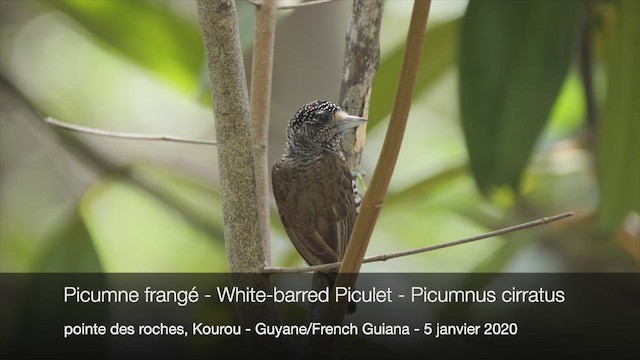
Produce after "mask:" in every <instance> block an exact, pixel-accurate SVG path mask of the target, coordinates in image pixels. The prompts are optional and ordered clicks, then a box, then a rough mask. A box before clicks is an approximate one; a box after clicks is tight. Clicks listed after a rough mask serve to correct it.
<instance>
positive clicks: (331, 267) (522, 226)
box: [264, 211, 575, 274]
mask: <svg viewBox="0 0 640 360" xmlns="http://www.w3.org/2000/svg"><path fill="white" fill-rule="evenodd" d="M574 214H575V213H574V212H573V211H571V212H566V213H562V214H559V215H554V216H550V217H544V218H541V219H538V220H534V221H530V222H526V223H523V224H518V225H514V226H510V227H506V228H503V229H499V230H496V231H491V232H488V233H484V234H481V235H476V236H472V237H468V238H464V239H460V240H455V241H450V242H446V243H443V244H438V245H432V246H426V247H422V248H418V249H412V250H405V251H399V252H395V253H390V254H381V255H375V256H371V257H368V258H365V259H364V260H363V261H362V262H363V263H370V262H376V261H387V260H389V259H394V258H399V257H403V256H409V255H415V254H421V253H425V252H429V251H434V250H440V249H444V248H448V247H452V246H457V245H462V244H466V243H470V242H473V241H478V240H482V239H487V238H491V237H495V236H500V235H504V234H508V233H512V232H516V231H520V230H524V229H529V228H532V227H536V226H540V225H546V224H549V223H552V222H554V221H558V220H562V219H566V218H568V217H570V216H573V215H574ZM340 265H341V263H340V262H335V263H331V264H323V265H316V266H302V267H294V268H284V267H268V268H265V269H264V271H265V272H266V273H271V274H288V273H303V272H312V271H329V270H335V269H337V268H339V267H340Z"/></svg>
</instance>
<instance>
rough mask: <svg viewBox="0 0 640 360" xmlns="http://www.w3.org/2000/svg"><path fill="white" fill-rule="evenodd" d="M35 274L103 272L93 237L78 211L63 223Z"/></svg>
mask: <svg viewBox="0 0 640 360" xmlns="http://www.w3.org/2000/svg"><path fill="white" fill-rule="evenodd" d="M34 271H35V272H72V273H75V272H102V266H101V265H100V261H99V260H98V255H97V254H96V249H95V247H94V245H93V241H92V239H91V235H90V234H89V231H88V230H87V227H86V226H85V224H84V222H83V221H82V218H81V217H80V213H79V211H78V209H76V210H75V211H73V213H72V214H71V217H70V218H69V219H67V220H66V221H64V222H63V224H62V226H61V227H60V229H58V231H56V232H55V233H54V234H53V236H52V239H51V244H50V245H49V247H48V248H47V249H46V250H45V251H44V253H43V254H42V255H41V257H40V261H38V262H37V263H36V266H35V270H34Z"/></svg>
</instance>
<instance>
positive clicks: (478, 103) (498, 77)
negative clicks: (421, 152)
mask: <svg viewBox="0 0 640 360" xmlns="http://www.w3.org/2000/svg"><path fill="white" fill-rule="evenodd" d="M580 5H581V2H579V1H545V0H538V1H472V2H470V3H469V7H468V8H467V12H466V14H465V17H464V22H463V25H462V37H461V49H460V63H459V66H460V84H459V85H460V113H461V114H460V115H461V119H462V125H463V128H464V134H465V139H466V142H467V148H468V152H469V160H470V165H471V170H472V172H473V175H474V177H475V180H476V183H477V184H478V187H479V188H480V189H481V190H482V191H484V192H487V191H488V190H491V189H492V188H494V187H498V186H502V185H508V186H510V187H512V188H513V189H514V190H518V189H519V185H520V178H521V176H522V172H523V170H524V168H525V167H526V164H527V162H528V160H529V157H530V155H531V153H532V151H533V148H534V145H535V142H536V139H537V138H538V136H539V135H540V133H541V131H542V129H543V128H544V125H545V123H546V122H547V118H548V116H549V113H550V111H551V108H552V106H553V104H554V102H555V100H556V97H557V95H558V93H559V91H560V87H561V86H562V83H563V81H564V78H565V75H566V73H567V69H568V67H569V63H570V60H571V57H572V55H573V54H574V50H575V48H576V45H577V40H578V35H579V31H578V30H579V24H580V21H579V20H580V14H581V11H580V10H581V8H580Z"/></svg>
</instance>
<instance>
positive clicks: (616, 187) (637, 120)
mask: <svg viewBox="0 0 640 360" xmlns="http://www.w3.org/2000/svg"><path fill="white" fill-rule="evenodd" d="M614 4H616V5H619V7H618V8H617V12H616V18H615V24H614V25H613V27H614V28H613V29H611V30H613V31H612V32H610V33H609V34H607V35H608V36H606V37H605V41H606V50H607V59H606V60H607V72H608V89H607V99H606V105H605V110H604V116H603V119H602V125H601V127H600V134H599V148H598V151H599V153H598V155H599V163H598V165H599V167H600V173H599V176H600V191H601V193H600V205H599V214H598V215H599V225H600V227H601V228H603V229H606V230H612V229H614V228H616V227H618V226H619V225H620V223H621V222H622V220H623V219H624V217H625V216H626V215H627V213H629V212H630V211H636V212H640V156H639V154H640V145H639V144H640V141H639V140H638V136H640V111H639V110H638V100H639V99H640V71H639V69H638V67H639V66H640V46H639V44H640V28H639V26H638V19H640V2H638V1H636V0H628V1H622V2H621V3H614Z"/></svg>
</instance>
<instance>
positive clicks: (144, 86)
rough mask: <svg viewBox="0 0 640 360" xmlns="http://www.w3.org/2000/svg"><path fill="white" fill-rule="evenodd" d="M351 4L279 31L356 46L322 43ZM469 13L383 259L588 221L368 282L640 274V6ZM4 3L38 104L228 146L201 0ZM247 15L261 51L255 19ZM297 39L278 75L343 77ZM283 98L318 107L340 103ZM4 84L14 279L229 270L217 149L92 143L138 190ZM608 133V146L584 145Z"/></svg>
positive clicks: (400, 8) (280, 104) (13, 59)
mask: <svg viewBox="0 0 640 360" xmlns="http://www.w3.org/2000/svg"><path fill="white" fill-rule="evenodd" d="M345 3H346V2H335V3H331V4H325V5H322V7H318V9H317V10H318V11H315V9H300V10H296V11H283V12H282V13H281V14H279V29H283V28H285V26H291V24H295V23H296V22H289V20H290V19H295V18H296V17H302V18H303V21H299V22H297V23H298V24H302V25H304V27H300V26H299V28H296V29H295V30H296V32H298V33H299V34H305V35H304V36H308V37H309V40H308V41H310V42H313V43H314V44H316V46H317V47H319V48H322V47H323V46H327V45H331V46H327V49H333V48H335V47H336V46H335V44H336V43H340V42H341V41H344V34H343V33H342V34H339V32H337V33H338V35H335V34H333V33H330V32H323V31H312V29H313V28H314V26H315V27H318V26H319V22H331V21H333V22H335V23H331V24H330V25H331V27H332V28H334V29H335V28H340V29H342V28H344V27H345V26H346V21H345V22H343V23H342V22H338V21H339V19H346V18H348V17H347V16H345V11H346V10H348V9H349V6H348V5H349V4H348V3H347V4H345ZM461 4H464V3H463V2H450V1H434V3H433V9H432V12H431V15H430V17H431V18H430V26H429V30H428V31H427V37H426V41H425V44H424V54H423V58H422V59H421V61H422V65H421V73H420V77H419V78H418V79H417V85H416V86H417V88H416V93H415V98H414V103H413V107H412V111H411V115H410V119H409V124H408V128H407V133H406V136H405V141H404V143H403V150H402V152H401V154H400V158H399V161H398V165H397V168H396V173H395V174H394V178H393V180H392V185H391V192H390V193H389V196H388V201H387V203H386V206H385V208H384V209H383V211H382V213H381V216H380V220H379V222H378V225H377V227H376V231H375V232H374V235H373V239H372V241H371V249H370V251H369V253H370V254H372V255H373V254H378V253H388V252H393V251H399V250H405V249H408V248H414V247H423V246H428V245H433V244H437V243H442V242H446V241H452V240H456V239H459V238H462V237H468V236H473V235H477V234H478V233H482V232H487V231H491V230H495V229H497V228H500V227H506V226H510V225H514V224H516V223H521V222H525V221H530V220H534V219H537V218H540V217H543V216H550V215H553V214H556V213H560V212H565V211H575V212H576V216H574V217H573V218H570V219H568V220H565V221H562V222H560V223H556V224H552V225H548V226H543V227H540V228H536V229H530V230H526V231H522V232H519V233H514V234H509V235H505V236H501V237H498V238H493V239H489V240H483V241H481V242H477V243H472V244H467V245H464V246H460V247H455V248H449V249H445V250H440V251H438V252H434V253H430V254H424V255H418V256H411V257H407V258H403V259H397V260H393V261H390V262H385V263H374V264H368V265H366V266H365V267H364V268H363V269H364V270H365V271H417V272H422V271H434V272H438V271H461V272H465V271H530V272H534V271H637V269H638V264H639V263H640V240H639V238H640V235H639V233H640V230H638V229H639V228H640V216H639V215H638V213H639V210H640V209H639V206H638V201H640V194H639V193H638V192H639V189H640V185H639V178H640V174H639V173H638V171H639V170H638V169H639V168H640V164H639V161H640V158H639V157H638V156H637V154H638V153H640V151H638V150H639V149H638V141H637V138H638V135H640V133H639V131H638V124H639V123H640V121H639V119H638V108H637V104H638V86H639V85H638V84H639V83H640V82H639V81H637V79H638V64H639V63H640V59H639V56H638V49H639V45H638V44H639V43H640V41H638V40H639V39H638V35H639V34H638V24H637V19H638V18H639V15H640V14H638V11H639V10H638V2H636V1H634V0H619V1H597V0H592V1H560V2H551V1H527V2H509V1H473V2H471V3H470V4H469V6H468V8H467V9H466V11H464V10H465V9H464V8H462V7H461V6H460V5H461ZM0 6H1V7H2V9H1V10H2V11H0V14H2V15H0V16H1V18H0V19H1V20H2V25H1V28H0V41H1V42H0V46H1V50H2V51H0V61H1V62H0V72H1V74H2V77H3V78H4V79H7V80H8V81H11V82H12V83H14V84H15V85H16V87H17V88H19V89H20V91H21V92H22V93H23V94H24V95H25V96H26V97H27V98H28V99H29V100H30V101H31V102H32V103H33V104H35V105H34V107H35V109H33V110H37V111H39V112H40V113H42V114H45V115H49V114H53V115H54V116H59V117H61V118H60V119H59V120H63V121H68V122H79V123H85V124H87V125H91V126H95V127H101V128H105V129H121V130H123V131H128V132H134V131H138V132H149V133H165V132H166V133H168V134H171V135H178V136H190V137H197V138H212V134H213V125H212V124H211V119H212V118H213V115H212V112H211V110H210V107H209V105H208V102H209V100H208V99H206V96H203V93H206V92H207V91H206V90H205V91H203V88H206V85H203V79H206V76H203V71H204V70H203V64H204V55H203V50H202V48H203V47H202V43H201V39H200V33H199V29H198V23H197V16H196V12H195V2H193V1H142V0H141V1H97V0H96V1H73V0H55V1H25V2H4V1H3V2H0ZM238 6H239V8H240V12H241V14H240V17H241V21H240V26H241V29H240V33H241V34H242V39H243V48H244V49H246V53H245V59H250V46H249V45H250V43H251V37H252V34H253V26H254V24H253V21H252V17H253V14H252V5H250V4H248V3H246V2H245V1H239V2H238ZM409 9H410V7H407V4H406V2H397V1H388V2H387V3H386V5H385V15H384V18H383V21H382V29H381V32H382V34H383V37H385V39H386V40H385V41H384V42H383V47H382V52H381V61H380V67H379V70H378V73H377V75H376V78H375V82H374V88H373V89H372V100H371V109H370V125H369V133H368V139H367V147H366V149H365V154H364V162H365V163H364V164H363V165H364V167H365V169H366V170H367V171H368V172H369V173H372V171H371V170H372V168H373V166H374V164H375V161H376V160H377V159H376V158H377V154H378V152H379V149H380V146H381V143H382V139H383V137H384V130H385V128H386V124H387V120H388V115H389V113H390V111H391V107H392V103H393V96H394V90H395V88H396V87H397V85H398V84H397V79H398V74H399V71H400V65H401V62H402V56H403V53H404V44H403V40H404V32H405V31H406V27H407V22H408V21H407V20H408V17H409V12H408V11H409ZM452 9H453V10H452ZM321 10H322V11H321ZM337 15H340V16H337ZM305 17H307V18H305ZM305 19H306V20H305ZM311 21H313V22H311ZM311 24H313V26H310V25H311ZM585 24H587V25H588V26H590V29H591V30H592V34H593V36H592V37H591V38H589V39H587V41H586V44H588V45H589V46H590V48H591V50H592V56H593V59H592V62H593V67H592V68H591V69H589V71H591V73H592V74H593V77H594V89H593V91H594V92H595V95H596V97H595V101H596V104H595V105H596V108H597V109H599V110H602V111H600V112H598V115H599V116H598V121H599V123H598V124H599V125H598V126H596V127H592V126H591V125H590V124H589V123H588V122H587V121H585V118H586V116H587V113H586V110H585V107H586V105H587V101H586V98H585V96H584V83H583V81H582V72H581V71H580V68H579V66H578V64H579V56H580V55H579V54H580V51H579V50H580V47H581V46H582V45H581V44H583V40H584V39H583V36H584V34H585V32H584V31H583V29H584V26H585ZM280 31H282V30H280ZM299 36H303V35H299ZM340 44H341V43H340ZM288 46H289V47H290V46H293V45H291V44H289V43H287V42H278V39H276V54H275V62H276V63H278V64H284V65H283V66H276V67H277V68H284V69H293V68H296V69H297V71H298V72H293V71H292V73H304V71H323V72H324V71H326V72H327V73H329V69H327V68H322V70H318V69H315V68H314V69H312V70H309V69H305V68H304V65H305V64H300V61H299V59H297V58H296V57H295V56H291V55H289V56H283V55H281V54H284V53H286V54H296V52H297V51H298V50H297V49H295V48H294V49H288V48H287V47H288ZM340 47H342V45H340V46H338V48H340ZM287 50H288V52H287ZM319 53H320V54H323V52H322V51H319ZM324 54H326V56H327V58H326V59H325V58H323V59H321V61H322V62H324V63H326V64H327V65H326V66H327V67H328V66H329V64H334V63H335V64H341V61H340V59H337V61H334V60H336V57H338V58H339V57H340V56H341V54H339V53H335V51H333V52H332V51H325V52H324ZM301 67H302V70H301V69H300V68H301ZM334 70H335V69H334ZM337 71H338V72H339V71H340V70H339V69H338V70H337ZM248 73H249V72H248ZM337 80H339V79H336V81H337ZM205 81H206V80H205ZM276 84H279V86H283V87H291V88H294V89H297V88H295V86H301V87H302V89H303V90H295V91H297V92H300V91H305V92H308V93H309V94H316V93H318V92H320V91H334V92H336V93H337V90H338V89H337V86H335V89H333V90H327V89H325V88H321V84H316V83H311V84H309V83H305V82H302V81H296V82H293V81H282V82H276V83H274V86H275V85H276ZM336 84H337V83H336ZM311 88H313V91H312V89H311ZM1 91H2V97H0V99H1V101H2V103H1V104H2V116H1V119H0V129H1V131H0V140H1V141H0V150H1V151H0V167H1V170H2V171H1V172H0V174H1V176H0V185H1V186H0V223H1V224H2V226H1V227H0V250H1V251H0V271H3V272H18V271H51V272H55V271H68V272H77V271H79V272H82V271H108V272H123V271H140V272H169V271H173V272H184V271H192V272H200V271H203V272H204V271H207V272H211V271H213V272H215V271H225V270H226V268H227V264H226V260H225V252H224V244H223V235H222V210H221V202H220V197H219V194H218V192H217V190H216V188H217V181H218V179H217V169H216V162H215V158H216V151H215V148H211V147H206V146H194V145H176V144H169V143H160V144H158V143H149V142H140V141H126V140H124V141H123V140H116V139H104V138H103V139H95V138H92V137H90V136H83V135H78V136H77V138H78V139H81V140H82V141H84V142H86V143H87V145H88V147H89V148H90V149H94V150H92V151H95V152H96V153H97V154H102V155H104V156H106V157H108V158H110V159H113V160H114V162H117V163H119V164H121V165H122V166H123V168H126V169H130V170H131V171H132V174H133V176H134V177H135V178H143V179H146V180H151V181H145V182H142V183H140V184H138V185H137V186H136V185H135V182H134V183H132V182H131V181H130V180H126V179H125V178H123V177H122V176H121V174H116V173H110V172H109V171H106V172H105V171H104V170H105V169H103V171H98V170H96V169H95V167H91V166H87V164H86V163H82V162H81V161H79V157H78V155H79V154H77V153H74V151H73V150H69V149H68V148H67V147H65V146H62V145H64V140H60V139H58V138H57V137H55V136H53V132H52V130H51V129H49V128H47V127H46V126H44V125H43V124H42V122H41V121H40V119H38V118H37V117H36V116H34V114H33V113H31V112H30V111H28V110H26V109H25V107H26V104H24V103H23V102H21V101H20V100H19V99H18V98H16V96H14V95H15V94H12V93H11V91H10V90H9V89H8V88H6V87H5V86H3V87H2V89H1ZM278 94H280V92H278V89H274V99H273V104H274V106H273V109H272V113H273V119H274V120H273V121H272V124H271V130H272V134H274V135H273V137H272V148H273V149H275V150H274V152H279V151H280V149H281V148H282V145H283V142H282V141H283V140H282V136H281V135H282V131H283V125H284V123H285V122H286V121H283V119H286V118H287V116H290V115H291V113H293V112H294V111H295V109H296V106H299V104H290V103H288V102H287V101H288V100H289V99H284V98H279V97H278ZM327 97H328V98H329V97H330V96H329V95H328V96H327ZM280 108H284V109H285V110H283V112H279V111H280V110H279V109H280ZM53 131H55V130H53ZM589 133H593V135H594V136H595V138H596V139H597V144H598V146H597V147H595V148H594V147H592V146H591V144H590V142H589V141H585V138H588V137H589V135H588V134H589ZM276 138H277V139H278V140H273V139H276ZM465 144H466V147H465ZM274 156H279V153H277V154H276V153H274ZM595 159H597V160H598V161H597V162H596V161H595ZM477 185H480V188H481V189H482V190H483V191H482V192H481V191H479V190H478V186H477ZM145 186H153V191H150V190H151V189H145ZM272 215H273V214H272ZM203 219H204V221H206V222H209V223H210V224H211V225H210V226H209V227H207V228H206V229H205V228H202V227H199V226H198V225H197V224H199V223H202V221H203ZM194 224H195V225H194ZM272 229H273V230H274V231H273V232H272V234H271V238H272V256H273V264H274V265H283V266H288V265H300V264H301V259H300V257H299V256H298V255H297V253H296V252H295V250H294V249H293V247H292V246H291V245H290V243H289V242H288V240H287V239H286V235H284V233H283V231H282V225H281V224H280V222H279V220H278V218H277V216H275V215H274V216H273V217H272Z"/></svg>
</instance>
